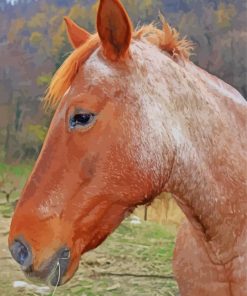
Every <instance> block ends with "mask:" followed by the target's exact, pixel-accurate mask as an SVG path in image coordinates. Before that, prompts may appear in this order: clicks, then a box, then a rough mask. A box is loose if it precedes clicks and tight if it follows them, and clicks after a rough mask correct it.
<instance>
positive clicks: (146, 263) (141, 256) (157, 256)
mask: <svg viewBox="0 0 247 296" xmlns="http://www.w3.org/2000/svg"><path fill="white" fill-rule="evenodd" d="M30 170H31V166H28V165H23V166H7V165H4V164H0V175H2V174H5V173H6V172H7V174H8V175H11V176H14V178H17V179H18V188H17V190H16V191H15V192H14V193H13V194H12V195H11V199H10V203H9V204H7V203H6V201H5V198H4V195H3V194H2V195H0V267H1V268H0V295H1V296H10V295H11V296H17V295H18V296H19V295H21V296H24V295H42V293H43V294H44V295H52V293H53V291H52V290H47V287H45V288H44V290H39V289H38V287H37V286H33V285H30V283H29V282H28V281H27V280H26V279H25V277H24V275H23V274H22V272H20V270H19V267H18V266H17V264H15V262H14V261H13V260H12V259H11V258H10V255H9V251H8V248H7V237H8V230H9V223H10V218H11V215H12V212H13V203H14V201H15V199H16V198H17V197H18V196H19V194H20V190H21V187H22V186H23V184H24V182H25V180H26V178H27V176H28V174H29V172H30ZM135 221H136V220H135ZM132 222H133V220H132V218H128V219H126V220H125V221H124V222H123V223H122V224H121V225H120V227H119V228H118V229H117V230H116V231H115V232H114V233H113V234H112V235H111V236H110V237H109V238H108V239H107V240H106V241H105V242H104V243H103V244H102V245H101V246H100V247H98V248H97V249H96V250H93V251H91V252H89V253H87V254H85V255H83V257H82V260H81V264H80V268H79V270H78V271H77V273H76V275H75V277H74V278H73V279H72V280H71V281H70V282H69V283H68V284H66V285H65V286H63V287H59V288H58V289H57V290H56V293H55V295H61V296H69V295H71V296H103V295H104V296H108V295H109V296H110V295H111V296H114V295H116V296H117V295H119V296H125V295H128V296H132V295H133V296H145V295H147V296H158V295H165V296H166V295H167V296H173V295H178V288H177V284H176V282H175V280H174V278H173V275H172V267H171V260H172V253H173V248H174V243H175V236H176V227H175V226H172V225H159V224H156V223H152V222H144V221H141V223H139V224H134V223H132ZM17 281H21V282H17ZM18 283H19V284H21V285H25V287H22V288H20V287H19V288H15V287H14V285H15V284H18Z"/></svg>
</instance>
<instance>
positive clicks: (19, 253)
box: [10, 241, 31, 266]
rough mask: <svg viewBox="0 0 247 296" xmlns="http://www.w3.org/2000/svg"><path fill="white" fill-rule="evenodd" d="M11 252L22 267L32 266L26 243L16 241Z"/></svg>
mask: <svg viewBox="0 0 247 296" xmlns="http://www.w3.org/2000/svg"><path fill="white" fill-rule="evenodd" d="M10 251H11V254H12V257H13V258H14V259H15V261H16V262H17V263H19V264H20V265H21V266H24V265H31V262H29V261H31V260H30V259H31V258H30V257H31V254H30V251H29V250H28V248H27V246H26V245H25V244H24V243H22V242H20V241H15V242H14V244H13V245H12V246H11V248H10Z"/></svg>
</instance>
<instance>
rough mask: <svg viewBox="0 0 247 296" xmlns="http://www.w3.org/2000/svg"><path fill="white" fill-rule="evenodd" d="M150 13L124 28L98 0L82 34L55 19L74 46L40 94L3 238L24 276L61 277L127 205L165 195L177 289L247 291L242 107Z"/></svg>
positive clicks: (246, 110)
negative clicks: (31, 152) (176, 225)
mask: <svg viewBox="0 0 247 296" xmlns="http://www.w3.org/2000/svg"><path fill="white" fill-rule="evenodd" d="M161 19H162V23H163V28H162V29H158V28H157V27H156V26H155V25H153V24H151V25H146V26H143V27H141V28H139V29H136V30H134V29H133V25H132V23H131V20H130V18H129V16H128V14H127V12H126V10H125V9H124V7H123V5H122V4H121V2H120V1H119V0H101V1H100V3H99V8H98V12H97V25H96V26H97V33H95V34H93V35H92V34H90V33H88V32H87V31H86V30H84V29H82V28H80V27H79V26H78V25H77V24H75V23H74V22H73V21H72V20H70V19H69V18H65V21H66V24H67V32H68V36H69V40H70V42H71V44H72V46H73V47H74V50H73V51H72V53H71V54H70V55H69V57H68V58H67V59H66V60H65V62H64V63H63V64H62V66H61V67H60V68H59V69H58V71H57V72H56V74H55V75H54V77H53V79H52V81H51V84H50V87H49V89H48V91H47V93H46V97H45V102H46V106H47V107H51V108H52V107H53V108H54V109H55V114H54V117H53V119H52V122H51V125H50V128H49V131H48V134H47V137H46V139H45V142H44V144H43V147H42V150H41V153H40V155H39V157H38V159H37V161H36V164H35V166H34V168H33V171H32V173H31V175H30V177H29V179H28V181H27V183H26V185H25V187H24V189H23V192H22V195H21V198H20V201H19V202H18V205H17V207H16V210H15V212H14V215H13V217H12V222H11V227H10V233H9V238H8V243H9V249H10V252H11V254H12V256H13V258H14V259H15V260H16V261H17V262H18V264H19V265H20V266H21V269H22V270H23V272H24V273H25V274H26V275H27V276H28V277H29V278H38V279H40V280H42V281H45V282H47V283H49V284H51V285H53V286H58V285H62V284H65V283H66V282H67V281H69V280H70V279H71V278H72V277H73V275H74V273H75V272H76V270H77V268H78V264H79V261H80V257H81V256H82V254H84V253H85V252H87V251H88V250H91V249H93V248H95V247H97V246H98V245H100V244H101V243H102V242H103V241H104V240H105V238H106V237H108V236H109V235H110V234H111V233H112V232H113V231H114V229H116V228H117V227H118V225H119V224H120V223H121V221H122V220H123V219H124V218H125V217H126V216H127V215H128V214H129V213H130V212H132V211H133V209H134V208H135V207H137V206H138V205H143V204H147V203H150V202H152V200H154V198H155V197H156V196H157V195H158V194H160V193H161V192H170V193H172V195H173V196H174V198H175V200H176V202H177V204H178V205H179V207H180V208H181V209H182V211H183V212H184V214H185V216H186V218H187V219H186V221H185V222H184V223H183V224H182V226H181V228H180V230H179V232H178V235H177V240H176V245H175V251H174V259H173V270H174V274H175V277H176V280H177V282H178V286H179V290H180V293H181V295H182V296H188V295H189V296H198V295H200V296H207V295H210V296H230V295H231V296H232V295H234V296H237V295H238V296H244V295H247V268H246V266H247V249H246V244H247V243H246V242H247V227H246V225H247V198H246V191H247V188H246V177H247V176H246V167H247V163H246V159H247V157H246V156H247V155H246V151H247V150H246V147H247V145H246V144H247V140H246V127H247V122H246V119H247V116H246V115H247V106H246V105H247V104H246V101H245V100H244V98H243V97H242V96H241V95H240V93H239V92H238V91H237V90H235V89H234V88H233V87H231V86H230V85H228V84H227V83H225V82H223V81H222V80H220V79H219V78H217V77H215V76H213V75H211V74H209V73H207V72H206V71H204V70H202V69H201V68H199V67H198V66H196V65H195V64H194V63H193V62H192V61H190V58H189V57H190V53H191V50H192V48H191V47H192V44H191V43H190V42H189V41H187V40H186V39H183V38H182V39H181V38H180V37H179V34H178V32H177V31H176V30H175V29H174V28H172V27H170V26H169V24H168V23H167V22H166V21H165V20H164V18H162V17H161Z"/></svg>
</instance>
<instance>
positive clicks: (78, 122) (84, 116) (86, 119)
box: [70, 113, 95, 128]
mask: <svg viewBox="0 0 247 296" xmlns="http://www.w3.org/2000/svg"><path fill="white" fill-rule="evenodd" d="M94 118H95V114H93V113H79V114H75V115H73V116H72V117H71V118H70V128H75V127H76V126H81V127H86V126H88V125H90V124H91V123H92V122H93V121H94Z"/></svg>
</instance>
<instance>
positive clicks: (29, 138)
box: [0, 0, 247, 296]
mask: <svg viewBox="0 0 247 296" xmlns="http://www.w3.org/2000/svg"><path fill="white" fill-rule="evenodd" d="M122 2H123V4H124V6H125V8H126V9H127V11H128V13H129V15H130V16H131V19H132V21H133V23H134V25H135V26H138V25H142V24H147V23H150V22H153V21H155V22H157V23H158V13H159V11H160V12H161V13H162V14H163V15H164V16H165V17H166V19H167V20H168V22H169V23H170V24H171V25H172V26H174V27H175V28H176V29H177V30H178V31H179V32H180V34H181V36H182V37H183V36H187V38H188V39H190V40H192V41H193V42H194V44H195V52H194V55H193V56H192V58H191V59H192V60H193V61H194V62H195V63H196V64H198V65H199V66H200V67H202V68H204V69H206V70H207V71H208V72H210V73H212V74H215V75H217V76H218V77H220V78H221V79H223V80H224V81H226V82H228V83H229V84H231V85H232V86H234V87H235V88H236V89H238V91H239V92H240V93H241V94H242V95H243V96H244V97H246V96H247V30H246V28H247V1H245V0H135V1H132V0H122ZM97 6H98V1H95V0H80V1H79V0H70V1H68V0H67V1H66V0H49V1H48V0H19V1H18V0H12V1H11V0H9V1H8V0H0V267H1V270H0V295H41V294H47V295H49V294H50V295H51V291H50V290H49V289H48V288H47V287H43V288H38V287H37V286H35V285H30V284H29V283H28V282H27V281H26V279H24V278H23V275H22V274H21V273H20V272H19V269H18V267H17V266H16V265H15V264H14V262H13V261H12V260H11V259H10V257H9V253H8V250H7V243H6V242H7V234H8V227H9V223H10V217H11V214H12V212H13V209H14V207H15V204H16V200H17V199H18V197H19V194H20V191H21V188H22V187H23V186H24V184H25V181H26V179H27V177H28V175H29V173H30V171H31V169H32V166H33V164H34V162H35V159H36V158H37V156H38V154H39V151H40V149H41V146H42V143H43V140H44V138H45V135H46V132H47V130H48V127H49V123H50V120H51V117H52V112H51V111H49V112H45V111H44V109H43V107H42V103H41V101H42V97H43V95H44V93H45V90H46V89H47V87H48V85H49V82H50V80H51V77H52V75H53V74H54V72H55V71H56V69H57V68H58V67H59V66H60V65H61V63H62V62H63V60H64V59H65V58H66V57H67V56H68V55H69V53H70V52H71V50H72V49H71V47H70V45H69V43H68V41H67V38H66V33H65V25H64V22H63V16H65V15H67V16H69V17H70V18H72V19H73V20H74V21H75V22H77V23H78V24H79V25H81V26H83V27H84V28H86V29H87V30H88V31H90V32H92V33H93V32H94V31H95V19H96V12H97ZM134 215H135V216H132V217H130V218H129V219H127V220H126V221H124V223H123V224H122V225H121V226H120V227H119V229H118V230H117V231H116V232H115V233H114V234H113V235H112V236H111V237H110V238H109V239H108V240H107V241H106V242H105V243H104V244H103V245H102V246H100V247H99V248H98V249H97V250H96V251H93V252H90V253H89V254H88V255H86V256H84V259H83V261H82V263H81V266H80V269H79V272H78V273H77V275H76V277H75V278H74V279H73V280H72V281H71V282H70V283H69V284H68V285H67V286H65V288H59V289H58V291H56V295H80V296H89V295H149V296H150V295H177V294H178V289H177V286H176V282H175V281H174V278H173V275H172V270H171V260H172V252H173V247H174V242H175V236H176V231H177V227H178V226H179V225H180V223H181V221H182V220H183V215H182V213H181V212H180V210H179V209H178V208H177V206H176V205H175V203H174V202H173V199H172V196H171V195H170V194H162V195H161V196H160V197H159V199H157V200H156V201H155V202H154V203H153V204H152V205H151V206H147V207H142V208H139V209H137V211H136V212H135V213H134Z"/></svg>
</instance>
